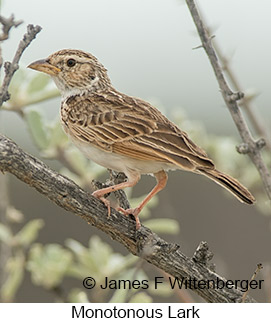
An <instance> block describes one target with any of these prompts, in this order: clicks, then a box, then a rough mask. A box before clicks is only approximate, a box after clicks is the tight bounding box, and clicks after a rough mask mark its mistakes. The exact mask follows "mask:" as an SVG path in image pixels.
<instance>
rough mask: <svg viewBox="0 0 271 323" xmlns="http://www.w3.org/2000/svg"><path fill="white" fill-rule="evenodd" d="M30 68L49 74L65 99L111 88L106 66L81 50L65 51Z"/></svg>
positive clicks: (34, 63)
mask: <svg viewBox="0 0 271 323" xmlns="http://www.w3.org/2000/svg"><path fill="white" fill-rule="evenodd" d="M28 67H29V68H32V69H34V70H37V71H40V72H44V73H46V74H49V75H50V76H51V77H52V79H53V80H54V81H55V83H56V86H57V87H58V89H59V90H60V92H61V94H62V96H64V97H67V96H70V95H72V94H80V93H82V92H83V91H85V90H89V91H91V92H94V91H99V90H103V89H105V88H107V87H110V86H111V82H110V79H109V77H108V76H107V71H106V69H105V68H104V66H103V65H102V64H101V63H100V62H99V61H98V60H97V58H96V57H95V56H93V55H91V54H89V53H86V52H83V51H81V50H76V49H63V50H60V51H58V52H56V53H54V54H52V55H50V56H49V57H48V58H46V59H41V60H38V61H35V62H33V63H31V64H30V65H29V66H28Z"/></svg>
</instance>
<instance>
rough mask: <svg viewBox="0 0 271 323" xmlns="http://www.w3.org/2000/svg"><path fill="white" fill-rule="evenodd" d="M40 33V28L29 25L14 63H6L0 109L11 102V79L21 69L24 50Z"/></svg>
mask: <svg viewBox="0 0 271 323" xmlns="http://www.w3.org/2000/svg"><path fill="white" fill-rule="evenodd" d="M2 21H3V20H2ZM2 23H3V22H2ZM40 31H41V27H40V26H33V25H28V26H27V32H26V33H25V34H24V36H23V39H22V40H21V41H20V43H19V45H18V48H17V51H16V53H15V55H14V57H13V60H12V62H5V63H4V69H5V76H4V79H3V83H2V85H1V88H0V107H1V106H2V104H3V103H4V102H6V101H7V100H9V98H10V94H9V93H8V87H9V84H10V82H11V79H12V77H13V75H14V73H15V72H16V71H17V70H18V68H19V65H18V63H19V61H20V58H21V56H22V54H23V52H24V50H25V49H26V48H27V46H28V45H29V44H30V43H31V42H32V40H33V39H35V37H36V35H37V34H38V33H39V32H40ZM1 60H2V58H1Z"/></svg>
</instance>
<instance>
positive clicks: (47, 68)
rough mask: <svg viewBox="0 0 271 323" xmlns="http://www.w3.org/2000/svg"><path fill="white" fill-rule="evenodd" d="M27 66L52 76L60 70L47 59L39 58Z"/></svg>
mask: <svg viewBox="0 0 271 323" xmlns="http://www.w3.org/2000/svg"><path fill="white" fill-rule="evenodd" d="M27 67H28V68H32V69H33V70H36V71H39V72H43V73H46V74H49V75H53V76H55V75H57V74H58V73H59V72H60V69H59V68H58V67H56V66H54V65H52V64H50V63H49V62H48V60H47V59H40V60H38V61H35V62H33V63H31V64H29V65H28V66H27Z"/></svg>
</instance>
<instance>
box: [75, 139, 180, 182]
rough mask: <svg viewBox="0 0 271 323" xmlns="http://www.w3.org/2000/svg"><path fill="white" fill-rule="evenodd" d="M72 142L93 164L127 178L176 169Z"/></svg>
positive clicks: (165, 164)
mask: <svg viewBox="0 0 271 323" xmlns="http://www.w3.org/2000/svg"><path fill="white" fill-rule="evenodd" d="M73 142H74V144H75V145H76V146H77V147H78V148H79V149H80V150H81V151H82V153H83V154H84V155H85V156H86V157H87V158H88V159H90V160H93V161H94V162H95V163H97V164H99V165H101V166H103V167H106V168H110V169H112V170H115V171H118V172H123V173H124V174H126V175H127V176H128V174H129V173H131V172H133V173H134V172H136V173H139V174H154V173H157V172H159V171H161V170H165V171H167V170H173V169H176V168H177V167H174V165H170V164H167V163H162V162H155V161H153V162H151V161H143V160H139V159H134V158H130V157H126V156H123V155H119V154H115V153H111V152H106V151H103V150H101V149H99V148H97V147H95V146H93V145H91V144H85V143H82V142H80V141H77V140H76V141H74V140H73ZM128 177H129V176H128Z"/></svg>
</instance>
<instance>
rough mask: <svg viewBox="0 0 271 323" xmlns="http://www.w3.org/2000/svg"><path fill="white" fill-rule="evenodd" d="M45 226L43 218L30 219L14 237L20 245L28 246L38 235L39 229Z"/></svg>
mask: <svg viewBox="0 0 271 323" xmlns="http://www.w3.org/2000/svg"><path fill="white" fill-rule="evenodd" d="M43 226H44V221H43V220H42V219H35V220H31V221H29V222H28V223H27V224H26V225H25V226H24V227H23V228H22V229H21V230H20V231H19V232H18V233H17V234H16V236H15V237H14V238H15V241H17V242H18V243H19V244H20V245H22V246H24V247H27V246H29V245H30V244H31V243H32V242H33V241H35V240H36V239H37V237H38V234H39V230H40V229H41V228H42V227H43Z"/></svg>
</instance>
